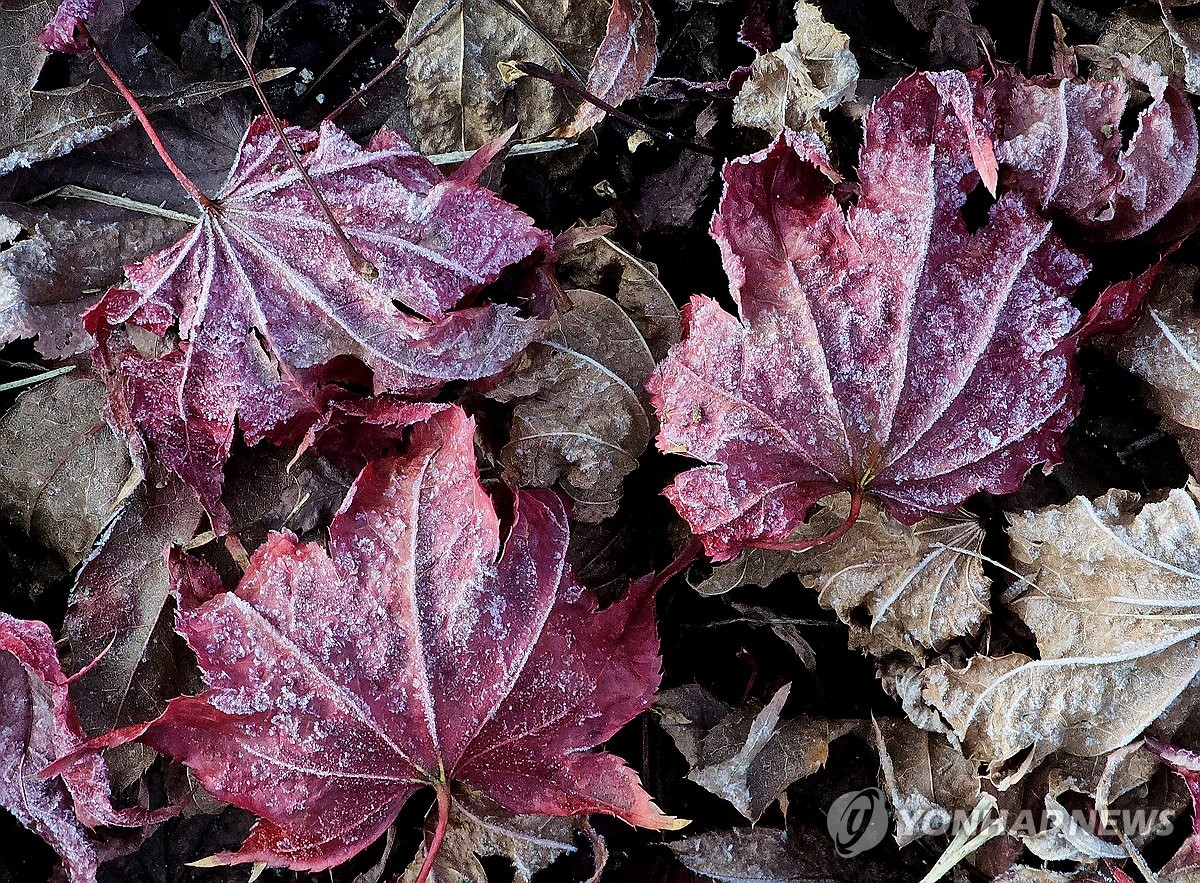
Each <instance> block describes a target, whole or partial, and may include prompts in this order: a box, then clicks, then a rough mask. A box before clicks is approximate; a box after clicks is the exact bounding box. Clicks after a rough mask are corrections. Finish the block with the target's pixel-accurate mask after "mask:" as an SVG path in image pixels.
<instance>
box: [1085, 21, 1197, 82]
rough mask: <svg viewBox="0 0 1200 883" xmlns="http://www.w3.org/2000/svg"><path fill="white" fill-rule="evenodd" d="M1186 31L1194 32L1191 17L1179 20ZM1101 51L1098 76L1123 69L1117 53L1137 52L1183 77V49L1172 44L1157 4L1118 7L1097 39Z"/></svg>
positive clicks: (1094, 71)
mask: <svg viewBox="0 0 1200 883" xmlns="http://www.w3.org/2000/svg"><path fill="white" fill-rule="evenodd" d="M1181 25H1182V27H1184V28H1185V29H1187V30H1191V31H1196V28H1197V25H1196V24H1193V23H1192V22H1191V21H1190V20H1189V21H1184V22H1181ZM1096 43H1097V47H1098V48H1099V50H1100V54H1099V57H1098V58H1097V60H1096V64H1095V67H1094V68H1093V71H1092V73H1093V75H1094V76H1095V77H1096V78H1097V79H1111V78H1112V77H1115V76H1119V75H1120V74H1121V72H1122V68H1121V63H1120V61H1119V60H1118V59H1117V58H1115V56H1117V55H1138V56H1141V57H1142V58H1143V59H1145V60H1146V61H1153V62H1156V63H1157V64H1158V66H1159V67H1160V68H1161V69H1162V72H1163V73H1164V74H1166V75H1167V76H1172V77H1177V78H1178V79H1181V80H1182V79H1183V74H1184V65H1185V62H1184V58H1183V52H1182V51H1181V50H1180V49H1179V47H1178V46H1176V45H1175V42H1174V41H1173V40H1172V39H1171V35H1170V34H1168V33H1167V28H1166V25H1164V24H1163V19H1162V13H1161V12H1159V10H1158V8H1157V5H1149V4H1147V5H1142V6H1129V7H1127V8H1125V9H1119V10H1117V11H1116V12H1114V13H1113V15H1112V17H1111V18H1110V19H1109V20H1108V23H1107V24H1106V25H1105V27H1104V31H1103V32H1102V33H1101V34H1100V37H1099V39H1098V40H1097V41H1096Z"/></svg>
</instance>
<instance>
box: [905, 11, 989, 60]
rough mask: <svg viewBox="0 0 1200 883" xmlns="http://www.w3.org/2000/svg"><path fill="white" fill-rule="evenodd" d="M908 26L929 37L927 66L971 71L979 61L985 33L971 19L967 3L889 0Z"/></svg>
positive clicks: (981, 58)
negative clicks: (981, 42) (981, 41)
mask: <svg viewBox="0 0 1200 883" xmlns="http://www.w3.org/2000/svg"><path fill="white" fill-rule="evenodd" d="M893 4H894V5H895V7H896V9H898V10H899V11H900V13H901V14H902V15H903V16H904V17H905V18H906V19H908V21H909V23H910V24H912V26H913V27H914V28H916V29H917V30H919V31H924V32H926V33H927V34H929V67H931V68H942V67H947V66H949V67H957V68H960V69H961V70H972V69H973V68H976V67H979V64H980V62H981V61H982V60H983V55H982V53H981V52H980V38H981V37H982V38H983V39H985V40H986V39H987V32H986V31H984V30H983V29H982V28H980V27H978V26H977V25H976V24H975V23H974V21H973V20H972V19H971V5H970V4H969V3H968V2H967V0H893Z"/></svg>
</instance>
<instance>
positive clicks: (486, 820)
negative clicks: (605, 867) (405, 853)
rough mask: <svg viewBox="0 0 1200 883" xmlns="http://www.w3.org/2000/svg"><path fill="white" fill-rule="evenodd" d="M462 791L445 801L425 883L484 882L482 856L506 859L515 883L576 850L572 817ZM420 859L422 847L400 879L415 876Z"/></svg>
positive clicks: (527, 881)
mask: <svg viewBox="0 0 1200 883" xmlns="http://www.w3.org/2000/svg"><path fill="white" fill-rule="evenodd" d="M463 790H464V792H465V793H460V794H458V795H456V799H455V801H454V804H453V805H452V806H451V809H450V824H449V827H448V828H447V831H446V836H445V839H444V840H443V841H442V846H441V849H440V850H439V851H438V855H437V859H436V861H435V863H434V866H433V870H432V871H431V872H430V874H429V878H428V879H429V881H430V883H488V875H487V872H486V870H485V869H484V867H483V865H482V864H481V863H480V861H479V859H480V858H483V857H487V856H499V857H501V858H505V859H508V860H509V861H510V862H511V863H512V866H513V880H514V881H515V883H530V880H531V879H532V878H533V875H534V874H536V873H537V872H538V871H542V870H545V869H546V868H548V867H549V866H550V865H551V863H552V862H554V861H555V859H557V858H559V857H560V856H563V855H567V854H568V853H572V852H574V851H575V850H576V848H577V847H576V845H575V834H576V831H577V829H578V827H579V823H578V820H577V819H574V818H569V817H568V818H554V817H552V816H520V815H514V814H512V813H509V812H505V811H504V810H503V809H501V808H500V807H499V806H497V805H496V804H495V803H493V802H492V801H490V800H488V799H487V798H486V797H484V796H483V795H481V794H479V793H478V792H474V791H468V790H466V789H463ZM424 860H425V849H424V848H422V849H421V850H419V851H418V852H417V855H416V857H415V858H413V860H412V862H411V863H410V864H409V866H408V870H406V871H405V873H404V877H403V878H402V883H412V881H413V880H414V879H416V876H417V872H418V871H420V869H421V864H422V862H424Z"/></svg>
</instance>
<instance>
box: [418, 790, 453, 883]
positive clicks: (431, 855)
mask: <svg viewBox="0 0 1200 883" xmlns="http://www.w3.org/2000/svg"><path fill="white" fill-rule="evenodd" d="M434 788H435V790H436V793H437V811H438V818H437V827H436V828H434V830H433V839H432V840H430V841H429V848H428V849H427V850H425V861H424V863H423V864H422V865H421V870H420V871H419V872H417V877H416V879H415V880H414V881H413V883H425V881H426V879H428V877H429V873H430V872H431V871H432V870H433V865H434V863H435V862H436V861H437V856H438V852H439V851H440V850H441V848H442V840H443V839H444V838H445V837H446V828H447V827H449V825H450V783H449V782H446V781H444V780H443V781H442V782H440V783H438V784H437V785H435V786H434Z"/></svg>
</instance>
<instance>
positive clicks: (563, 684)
mask: <svg viewBox="0 0 1200 883" xmlns="http://www.w3.org/2000/svg"><path fill="white" fill-rule="evenodd" d="M473 432H474V425H473V423H472V422H471V421H470V420H469V419H467V417H466V416H465V414H464V413H463V412H462V411H461V410H460V409H458V408H453V409H447V410H444V411H442V412H440V413H438V414H436V415H434V417H433V418H432V419H431V421H430V422H429V423H426V424H421V425H419V426H417V427H415V428H414V429H413V434H412V441H411V444H410V448H409V451H408V453H407V454H406V455H402V456H395V457H389V458H385V459H382V460H376V461H374V462H373V463H371V464H370V465H368V466H367V467H366V468H365V469H364V470H363V472H362V473H361V474H360V475H359V477H358V479H357V480H356V481H355V484H354V486H353V487H352V488H351V491H350V494H349V495H348V497H347V500H346V502H345V504H344V505H343V507H342V509H341V510H340V511H339V513H338V515H337V517H336V518H334V521H333V524H332V525H331V527H330V544H329V551H328V552H326V551H324V550H323V549H321V548H320V547H319V546H316V545H314V544H308V545H301V544H299V543H298V542H297V541H296V540H295V538H294V537H292V536H291V535H289V534H286V533H285V534H273V535H272V536H271V537H270V538H269V539H268V540H267V542H266V543H264V544H263V545H262V546H261V547H259V549H258V550H257V551H256V552H255V554H254V556H253V557H252V559H251V560H250V564H249V568H248V570H247V572H246V574H245V576H244V578H243V579H242V582H241V585H240V586H239V588H238V590H237V592H236V593H225V592H223V591H222V589H221V586H220V583H219V578H218V577H217V575H216V573H215V572H214V571H213V570H212V569H211V568H210V567H208V566H207V565H205V564H202V563H201V562H199V561H198V560H195V559H191V558H187V557H183V558H180V559H179V560H178V561H177V563H176V570H175V574H174V577H175V585H176V589H177V591H178V593H179V596H180V609H179V610H178V611H177V613H176V628H177V629H178V630H179V632H180V633H181V634H182V635H183V636H184V637H185V638H186V639H187V640H188V643H189V645H190V646H191V647H192V650H193V651H195V653H196V657H197V661H198V662H199V664H200V668H201V671H202V672H203V674H204V678H205V680H206V681H207V683H208V684H209V689H208V691H206V692H204V693H202V694H200V695H198V696H185V697H181V698H178V699H175V700H174V701H172V702H171V704H170V705H169V706H168V708H167V711H166V712H165V713H164V714H163V716H162V717H160V718H159V719H158V720H156V721H154V722H152V723H150V724H143V725H141V726H137V727H130V728H127V729H125V730H118V731H116V732H114V733H113V734H110V735H109V736H108V737H104V738H102V739H99V740H93V743H92V749H93V750H94V749H96V748H98V747H100V746H105V747H111V746H112V745H114V744H120V743H125V742H128V741H131V740H138V741H141V742H143V743H145V744H148V745H150V746H152V747H154V748H155V749H157V750H159V751H162V752H164V753H166V754H169V755H171V756H173V757H176V758H177V759H179V760H181V761H183V762H184V763H186V764H187V765H188V766H189V767H190V768H191V770H192V772H193V774H194V775H195V776H196V778H197V780H198V781H199V782H200V783H201V784H202V785H203V786H204V787H205V789H206V790H208V791H209V792H210V793H212V794H214V795H215V796H217V797H219V798H221V799H223V800H227V801H229V802H231V803H234V804H236V805H238V806H242V807H243V808H246V809H249V810H251V811H253V812H255V813H256V814H258V815H259V816H260V817H261V818H260V821H259V822H258V823H257V824H256V825H255V827H254V829H253V831H252V832H251V834H250V836H249V838H248V839H247V840H246V842H245V843H244V844H243V845H242V847H241V849H240V850H238V851H237V852H236V853H234V854H226V855H223V856H222V857H221V859H220V860H222V861H225V862H248V861H262V862H267V863H270V864H276V865H286V866H288V867H292V868H296V869H308V870H317V869H323V868H328V867H331V866H333V865H335V864H337V863H339V862H341V861H344V860H345V859H347V858H349V857H350V856H352V855H354V854H355V853H357V852H358V851H360V850H361V849H363V848H364V847H365V846H367V845H368V844H369V843H370V842H371V841H373V840H374V839H375V838H376V837H378V836H379V835H380V834H382V833H383V831H384V830H386V829H387V827H388V826H389V825H390V824H391V823H392V821H393V820H394V819H395V817H396V815H397V814H398V813H399V811H400V808H401V807H402V806H403V804H404V803H405V802H406V801H407V800H408V798H409V797H410V796H412V794H413V793H415V792H416V791H417V790H418V789H419V788H421V787H422V786H423V785H433V786H435V787H437V788H439V789H444V788H446V787H448V785H447V782H448V780H453V781H455V782H460V783H463V784H467V785H471V786H472V787H475V788H477V789H478V790H480V791H482V792H483V793H484V794H486V795H487V796H488V797H490V798H492V799H493V800H495V801H496V802H497V803H499V804H500V805H501V806H503V807H504V808H505V809H507V810H509V811H510V812H519V813H540V814H545V815H556V816H563V815H574V814H580V813H588V812H606V813H611V814H614V815H618V816H620V817H621V818H623V819H625V820H627V821H628V822H630V823H632V824H639V825H645V826H649V827H655V828H664V827H674V826H677V825H678V821H677V820H674V819H672V818H670V817H668V816H664V815H663V814H662V813H661V812H660V811H659V810H658V808H657V807H656V806H654V804H653V802H652V801H651V800H650V798H649V796H648V795H647V794H646V793H645V792H644V791H643V790H642V789H641V786H640V785H639V784H638V781H637V777H636V775H635V774H634V773H633V771H632V770H630V769H628V768H627V767H625V766H624V765H623V764H622V763H621V761H620V760H619V759H618V758H616V757H614V756H613V755H611V754H605V753H602V752H591V751H587V750H586V749H589V748H592V747H593V746H595V745H597V744H599V743H601V742H603V741H605V740H606V739H608V738H609V737H611V736H612V735H613V733H615V732H616V731H617V730H618V729H619V728H620V727H621V726H623V725H624V724H625V723H626V722H628V721H629V720H630V719H631V718H632V717H633V716H634V715H636V714H637V713H638V712H640V711H641V710H643V709H644V708H646V707H647V706H648V705H649V704H650V701H651V699H652V697H653V693H654V689H655V687H656V686H657V684H658V679H659V661H658V636H657V632H656V628H655V622H654V604H653V588H654V586H653V582H652V581H651V580H649V579H646V580H642V581H640V582H639V583H636V584H635V585H634V586H633V587H632V588H631V590H630V591H629V592H628V593H627V594H626V596H625V597H624V598H623V599H621V600H620V601H618V602H617V603H615V604H613V605H612V606H610V607H608V608H606V609H605V610H603V611H598V610H597V609H596V604H595V601H594V600H593V599H592V598H591V597H590V596H589V595H588V593H587V592H586V591H585V590H584V589H583V588H582V587H581V586H579V585H578V584H577V583H576V582H575V581H574V578H573V577H572V575H571V573H570V569H569V567H568V566H567V564H566V561H565V555H566V548H567V522H566V513H565V511H564V509H563V506H562V504H561V502H560V501H559V500H558V499H557V498H556V497H555V496H553V495H552V494H549V493H546V492H525V493H521V494H519V495H518V497H517V500H516V513H517V514H516V518H515V522H514V524H513V525H512V527H511V530H510V532H509V534H508V537H507V539H506V541H505V544H504V547H503V550H501V548H500V526H499V523H498V519H497V516H496V513H495V511H494V509H493V508H492V503H491V501H490V500H489V499H488V497H487V495H486V493H485V492H484V490H483V487H482V486H481V485H480V483H479V480H478V473H477V471H476V468H475V454H474V445H473Z"/></svg>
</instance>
